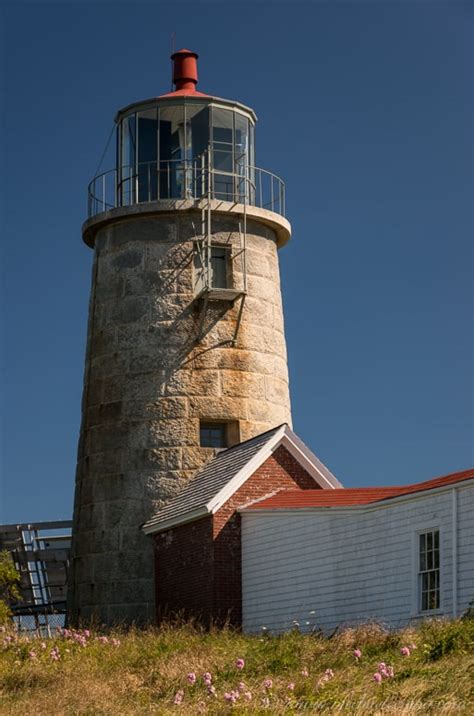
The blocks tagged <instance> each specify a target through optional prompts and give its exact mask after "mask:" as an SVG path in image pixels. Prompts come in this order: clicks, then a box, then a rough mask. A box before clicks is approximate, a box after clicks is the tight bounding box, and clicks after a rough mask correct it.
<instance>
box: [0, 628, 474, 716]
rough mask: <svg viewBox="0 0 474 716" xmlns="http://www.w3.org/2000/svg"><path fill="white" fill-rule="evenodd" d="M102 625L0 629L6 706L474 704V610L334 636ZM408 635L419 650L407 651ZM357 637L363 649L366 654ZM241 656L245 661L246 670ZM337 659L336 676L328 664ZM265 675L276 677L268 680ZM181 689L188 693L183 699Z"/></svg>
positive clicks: (278, 709)
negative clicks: (36, 634) (53, 633)
mask: <svg viewBox="0 0 474 716" xmlns="http://www.w3.org/2000/svg"><path fill="white" fill-rule="evenodd" d="M98 636H99V635H98V634H95V633H92V634H90V635H88V634H87V633H84V632H81V633H79V634H75V635H74V634H72V635H69V636H68V635H67V634H66V635H62V636H58V637H57V638H55V639H49V640H44V641H43V640H41V639H31V640H29V641H27V640H26V638H25V637H18V636H12V635H11V634H9V633H3V634H0V713H1V714H11V715H12V716H13V715H17V714H22V716H23V714H26V713H34V714H39V715H42V714H48V715H49V714H54V715H55V716H56V715H60V714H74V716H76V715H78V714H81V715H84V716H86V715H87V716H89V715H90V716H96V715H97V714H114V716H117V715H120V716H122V715H124V716H125V715H128V714H160V715H161V714H171V713H181V714H199V713H206V714H227V713H235V714H258V713H270V714H283V713H285V714H292V713H300V712H306V713H318V714H319V713H321V714H351V716H359V715H362V714H364V716H367V714H369V715H370V716H372V715H374V716H376V715H377V714H387V715H390V716H391V715H393V716H395V715H396V716H404V715H407V716H408V715H410V716H411V715H412V714H420V716H421V714H433V716H438V714H452V715H453V716H454V715H455V716H459V715H462V714H466V715H467V714H469V716H471V714H472V713H474V619H466V620H458V621H442V620H434V621H427V622H424V623H423V624H422V625H421V626H419V627H417V628H410V629H405V630H404V631H400V632H389V631H386V630H385V629H384V628H383V627H381V626H379V625H377V624H367V625H365V626H363V627H359V628H357V629H347V630H345V631H341V632H339V633H336V634H335V635H334V636H333V637H332V638H329V639H328V638H324V637H322V636H318V635H302V634H299V633H298V632H297V631H292V632H289V633H287V634H285V635H282V636H268V635H265V634H262V635H260V636H244V635H242V634H239V633H236V632H233V631H231V630H222V631H217V630H216V631H211V632H207V633H206V632H203V631H200V630H199V629H197V628H194V627H193V626H191V625H181V626H171V625H170V626H165V627H162V628H161V629H157V630H149V631H138V630H131V631H128V632H127V633H125V632H123V633H120V632H118V631H115V632H111V633H109V634H107V635H106V636H107V639H104V638H103V637H102V639H99V638H98ZM103 636H104V635H103ZM113 640H115V642H114V641H113ZM81 642H82V643H81ZM84 644H85V645H84ZM412 644H413V645H415V646H416V648H411V645H412ZM43 645H44V646H43ZM405 646H408V647H409V648H410V654H409V655H405V656H404V655H403V654H402V653H401V652H400V649H401V648H402V647H405ZM356 648H357V649H360V650H361V652H362V655H361V657H360V658H359V659H358V660H357V659H356V658H355V656H354V650H355V649H356ZM55 650H56V651H55ZM52 652H53V653H57V654H58V655H59V658H58V659H57V660H55V657H53V656H52V655H51V653H52ZM32 653H33V655H32ZM238 658H241V659H243V660H244V662H245V665H244V667H243V668H242V669H238V668H237V666H236V660H237V659H238ZM380 662H385V664H386V665H387V667H388V666H391V667H393V676H392V677H390V676H386V677H383V678H382V681H381V683H377V682H376V681H375V680H374V674H375V673H376V672H377V671H379V666H378V665H379V663H380ZM327 669H329V670H332V672H333V676H331V673H329V672H328V673H327V675H325V672H326V670H327ZM382 671H383V669H382ZM190 672H193V673H195V674H196V683H195V684H194V685H191V684H190V683H188V678H187V677H188V674H189V673H190ZM205 672H210V674H211V675H212V686H213V688H215V692H216V693H215V694H212V693H209V689H208V687H207V686H206V684H205V683H204V680H203V678H202V675H203V674H204V673H205ZM306 674H307V675H306ZM266 680H271V682H272V685H271V686H270V684H269V682H267V685H266V686H265V682H266ZM239 682H243V683H244V684H245V686H241V687H240V688H239ZM290 684H293V685H294V688H291V687H290V688H289V685H290ZM180 693H181V694H182V703H181V704H175V703H174V701H175V698H176V695H177V694H178V699H177V700H178V701H179V699H180V696H179V694H180ZM226 693H227V694H233V698H235V699H236V700H235V702H234V703H232V701H228V700H226V698H225V694H226ZM236 693H238V694H239V696H238V698H236V696H235V694H236ZM249 694H250V696H249ZM250 697H251V700H248V699H249V698H250Z"/></svg>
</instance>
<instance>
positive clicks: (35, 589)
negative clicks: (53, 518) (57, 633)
mask: <svg viewBox="0 0 474 716" xmlns="http://www.w3.org/2000/svg"><path fill="white" fill-rule="evenodd" d="M71 529H72V522H71V521H70V520H63V521H60V522H59V521H58V522H36V523H33V524H18V525H0V550H7V551H8V552H9V553H10V554H11V557H12V559H13V562H14V564H15V567H16V569H17V570H18V572H19V574H20V584H19V588H20V594H21V597H20V601H19V602H17V603H15V604H11V605H10V608H11V610H12V612H13V617H14V620H15V621H16V623H17V625H18V628H19V629H25V630H27V631H36V632H38V633H40V634H44V635H49V634H50V632H51V627H57V626H63V625H64V618H65V615H66V596H67V574H68V567H69V554H70V548H71Z"/></svg>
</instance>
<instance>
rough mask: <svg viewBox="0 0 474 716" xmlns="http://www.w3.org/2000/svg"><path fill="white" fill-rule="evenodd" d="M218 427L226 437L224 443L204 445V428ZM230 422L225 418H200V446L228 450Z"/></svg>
mask: <svg viewBox="0 0 474 716" xmlns="http://www.w3.org/2000/svg"><path fill="white" fill-rule="evenodd" d="M217 428H221V429H222V437H223V439H224V444H223V445H203V444H202V439H201V435H202V430H203V429H205V430H209V431H210V430H212V429H214V430H216V429H217ZM228 442H229V441H228V423H227V422H226V421H225V420H200V421H199V447H201V448H209V449H211V450H227V448H228V447H229V446H228Z"/></svg>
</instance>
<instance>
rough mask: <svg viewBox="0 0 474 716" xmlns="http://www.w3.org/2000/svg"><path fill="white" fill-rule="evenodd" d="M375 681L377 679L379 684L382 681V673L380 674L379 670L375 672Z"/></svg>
mask: <svg viewBox="0 0 474 716" xmlns="http://www.w3.org/2000/svg"><path fill="white" fill-rule="evenodd" d="M374 681H376V682H377V684H380V682H381V681H382V674H379V672H378V671H376V672H375V674H374Z"/></svg>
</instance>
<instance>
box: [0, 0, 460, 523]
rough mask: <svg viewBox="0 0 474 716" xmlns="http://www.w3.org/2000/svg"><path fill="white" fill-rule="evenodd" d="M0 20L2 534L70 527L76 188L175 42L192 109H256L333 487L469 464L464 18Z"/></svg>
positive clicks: (249, 11) (291, 323) (425, 6)
mask: <svg viewBox="0 0 474 716" xmlns="http://www.w3.org/2000/svg"><path fill="white" fill-rule="evenodd" d="M0 12H1V15H0V20H1V37H0V40H1V42H0V44H1V45H2V47H3V50H2V55H1V71H2V76H1V100H2V115H1V117H2V124H3V126H2V132H1V136H2V149H3V151H2V156H3V169H4V176H3V179H2V181H3V186H2V189H3V191H2V197H3V198H2V204H1V208H2V220H1V227H2V231H1V234H2V256H1V258H2V264H1V265H2V324H1V334H0V335H1V345H2V349H1V350H2V353H1V383H2V403H1V420H2V443H1V450H2V454H1V470H2V472H1V484H0V521H2V522H15V521H34V520H41V519H64V518H68V517H69V516H70V515H71V513H72V499H73V489H74V469H75V458H76V445H77V438H78V430H79V421H80V401H81V391H82V374H83V361H84V351H85V333H86V320H87V308H88V297H89V289H90V269H91V259H92V254H91V251H90V249H88V248H87V247H86V246H85V245H83V244H82V241H81V224H82V221H83V220H84V219H85V215H86V187H87V183H88V182H89V180H90V179H91V178H92V176H93V174H94V172H95V170H96V167H97V164H98V162H99V159H100V156H101V154H102V151H103V149H104V145H105V143H106V140H107V137H108V135H109V133H110V130H111V128H112V123H113V117H114V114H115V112H116V110H117V109H118V108H119V107H121V106H124V105H126V104H128V103H130V102H132V101H134V100H139V99H142V98H147V97H150V96H153V95H158V94H161V93H163V92H164V91H167V90H168V88H169V84H170V76H169V68H170V65H169V54H170V36H171V33H172V32H175V33H176V44H177V47H182V46H185V47H189V48H191V49H193V50H195V51H197V52H198V53H199V54H200V60H199V71H200V85H199V87H200V89H201V90H202V91H204V92H207V93H209V94H216V95H218V96H222V97H228V98H233V99H237V100H240V101H242V102H243V103H245V104H248V105H250V106H251V107H253V108H254V109H255V111H256V113H257V115H258V117H259V125H258V133H257V164H258V165H259V166H261V167H264V168H266V169H270V170H272V171H275V172H276V173H277V174H279V175H280V176H282V177H283V178H284V180H285V182H286V186H287V209H288V217H289V219H290V221H291V223H292V226H293V239H292V241H291V242H290V244H289V245H288V246H287V247H285V248H284V249H283V250H282V251H281V253H280V262H281V274H282V290H283V300H284V307H285V320H286V335H287V343H288V354H289V366H290V378H291V392H292V407H293V421H294V428H295V430H296V431H297V432H298V434H299V435H300V436H301V437H302V438H303V439H304V440H305V441H306V442H307V444H308V445H309V446H310V447H311V448H312V449H313V450H314V451H315V452H316V453H317V455H318V456H319V457H320V458H321V459H322V460H323V461H324V462H325V463H326V464H327V465H328V467H329V468H330V469H331V470H332V471H333V472H334V473H335V474H336V475H337V476H338V477H339V479H340V480H341V481H342V482H343V483H344V484H345V485H346V486H347V487H351V486H359V485H370V484H381V485H383V484H403V483H407V482H414V481H420V480H424V479H428V478H430V477H434V476H437V475H441V474H445V473H447V472H451V471H454V470H458V469H462V468H465V467H468V466H470V465H471V464H472V462H473V459H472V458H473V455H472V433H473V430H472V428H473V402H472V395H473V393H472V377H473V376H472V359H473V340H472V339H473V334H472V287H473V282H472V248H471V247H472V232H473V223H474V222H473V214H472V206H471V204H472V190H473V161H472V160H473V155H472V121H473V101H472V100H473V97H472V79H473V77H472V59H473V58H472V49H471V47H472V29H473V13H472V5H471V4H470V3H461V2H445V3H441V2H438V3H437V2H426V3H424V2H394V3H389V2H381V3H372V2H349V3H344V2H332V3H330V2H327V3H326V2H312V3H301V2H291V3H290V2H272V3H264V2H253V3H250V4H247V3H241V2H224V1H222V2H210V3H206V2H195V3H193V4H189V5H188V4H186V3H181V2H177V3H166V2H154V3H151V2H134V3H115V2H106V1H104V2H67V1H66V0H65V1H64V2H62V3H59V2H56V3H41V2H16V3H11V4H9V3H6V4H5V3H4V4H3V5H2V8H1V11H0ZM110 164H111V162H110V161H109V162H108V163H107V164H106V166H104V168H108V167H109V165H110Z"/></svg>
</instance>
